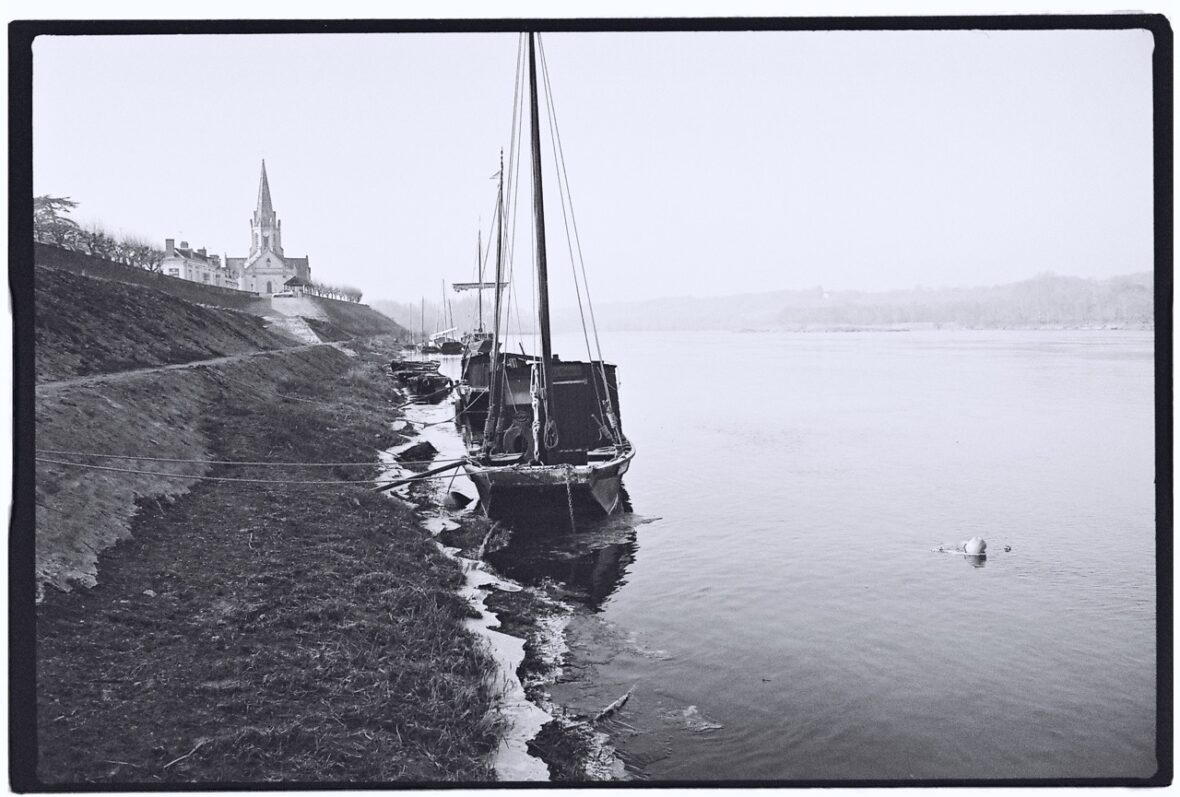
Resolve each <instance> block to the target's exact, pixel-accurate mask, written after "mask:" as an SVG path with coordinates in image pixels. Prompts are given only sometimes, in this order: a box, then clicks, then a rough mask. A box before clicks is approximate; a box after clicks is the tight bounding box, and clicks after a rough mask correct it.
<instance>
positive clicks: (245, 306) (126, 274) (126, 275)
mask: <svg viewBox="0 0 1180 797" xmlns="http://www.w3.org/2000/svg"><path fill="white" fill-rule="evenodd" d="M33 262H34V263H35V264H36V265H38V266H49V267H51V268H60V269H65V270H66V271H72V272H74V273H75V274H85V275H86V276H88V277H99V278H101V279H109V280H116V281H118V282H130V283H133V284H135V285H146V286H148V287H149V288H156V289H158V290H162V291H165V292H167V293H170V294H172V295H173V296H177V297H180V298H181V299H186V300H188V301H190V302H196V303H198V304H211V305H216V306H217V307H228V308H230V309H232V310H244V311H247V312H256V311H257V310H258V309H259V308H258V304H257V302H258V301H259V300H260V298H261V297H259V295H258V294H256V293H251V292H250V291H239V290H235V289H234V288H221V287H218V286H216V285H204V284H202V283H199V282H192V281H190V280H184V279H180V278H179V277H171V276H168V275H167V274H160V273H158V272H155V271H148V270H146V269H142V268H136V267H135V266H126V265H123V264H122V263H114V262H112V261H110V260H103V259H102V258H101V257H95V256H94V255H88V254H86V253H84V252H75V251H73V250H72V249H62V248H61V247H60V246H52V245H50V244H43V243H41V242H40V241H37V242H35V243H34V251H33ZM265 306H266V307H268V308H269V306H270V303H269V302H266V303H265Z"/></svg>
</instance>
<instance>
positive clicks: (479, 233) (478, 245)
mask: <svg viewBox="0 0 1180 797" xmlns="http://www.w3.org/2000/svg"><path fill="white" fill-rule="evenodd" d="M475 266H476V269H477V270H478V272H479V276H478V277H477V279H478V280H479V282H480V283H481V284H482V283H483V230H482V229H477V230H476V231H475ZM475 296H476V301H477V302H478V306H479V330H478V331H479V332H483V288H482V287H480V288H477V289H476V291H475Z"/></svg>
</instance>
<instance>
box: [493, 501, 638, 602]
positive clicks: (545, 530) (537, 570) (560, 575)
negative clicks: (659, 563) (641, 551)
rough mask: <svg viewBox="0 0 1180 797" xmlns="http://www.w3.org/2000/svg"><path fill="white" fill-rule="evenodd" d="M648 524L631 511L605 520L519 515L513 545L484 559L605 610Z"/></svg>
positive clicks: (523, 579)
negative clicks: (572, 527) (571, 523)
mask: <svg viewBox="0 0 1180 797" xmlns="http://www.w3.org/2000/svg"><path fill="white" fill-rule="evenodd" d="M646 522H648V519H645V518H642V517H639V516H636V515H634V514H633V513H631V512H630V511H627V512H623V513H621V514H617V515H612V516H610V517H606V518H595V519H586V518H582V517H579V518H578V519H577V526H576V530H574V531H571V530H570V528H569V523H568V519H567V522H566V523H564V524H563V523H561V522H560V521H557V520H555V519H528V518H517V519H514V520H513V521H511V524H510V526H511V529H512V534H511V536H510V538H509V541H508V544H507V545H506V546H504V547H503V548H500V549H499V550H496V551H493V552H489V553H487V554H486V555H485V559H487V560H488V561H489V562H491V564H492V566H493V567H494V568H496V570H497V571H498V572H500V573H503V574H504V575H505V576H507V577H509V578H511V579H513V580H514V581H517V582H519V583H522V584H528V585H530V586H540V585H542V584H544V583H546V582H549V583H550V584H552V585H553V586H555V587H556V588H557V590H558V591H559V592H560V593H561V595H560V597H563V598H566V599H568V600H571V601H573V602H575V603H578V604H581V605H584V606H586V607H587V608H588V609H590V610H591V611H595V612H597V611H600V610H601V609H602V607H603V605H604V604H605V603H606V601H607V600H608V599H609V598H610V596H611V595H613V594H614V593H615V592H616V591H617V590H618V589H619V587H621V586H623V585H624V584H625V583H627V581H626V576H627V571H628V570H629V569H630V567H631V565H632V564H633V563H634V561H635V555H636V551H637V548H638V543H637V541H636V527H637V526H639V525H642V524H643V523H646Z"/></svg>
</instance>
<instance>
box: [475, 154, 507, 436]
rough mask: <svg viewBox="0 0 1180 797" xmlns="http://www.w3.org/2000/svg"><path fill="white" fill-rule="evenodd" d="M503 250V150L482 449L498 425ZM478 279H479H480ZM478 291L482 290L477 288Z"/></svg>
mask: <svg viewBox="0 0 1180 797" xmlns="http://www.w3.org/2000/svg"><path fill="white" fill-rule="evenodd" d="M503 252H504V150H500V186H499V189H498V190H497V192H496V289H495V290H496V299H495V309H494V312H495V318H494V319H493V320H492V347H491V349H490V350H489V351H488V417H487V420H486V421H485V422H484V427H483V440H484V442H483V450H484V452H485V453H487V452H488V451H490V450H491V446H492V443H493V441H494V439H495V436H496V430H497V429H498V428H499V425H500V405H501V404H502V403H503V400H504V399H503V396H502V393H503V391H502V389H501V385H500V383H501V381H502V380H503V376H502V375H501V373H500V285H501V283H502V281H503V279H504V266H503V260H502V259H501V257H502V255H503ZM480 281H481V282H482V281H483V280H482V278H481V279H480ZM480 292H481V293H482V289H481V291H480ZM481 345H482V344H481Z"/></svg>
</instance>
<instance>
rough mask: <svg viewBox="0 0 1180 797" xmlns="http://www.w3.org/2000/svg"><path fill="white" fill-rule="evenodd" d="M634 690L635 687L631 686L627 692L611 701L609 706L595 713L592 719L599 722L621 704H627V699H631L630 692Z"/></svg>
mask: <svg viewBox="0 0 1180 797" xmlns="http://www.w3.org/2000/svg"><path fill="white" fill-rule="evenodd" d="M634 691H635V687H634V686H632V687H631V688H630V689H628V690H627V692H626V693H625V694H624V695H623V696H622V697H620V698H619V699H618V700H616V701H615V702H613V703H611V704H610V705H609V706H607V707H606V708H604V709H603V710H602V711H600V712H598V713H597V714H595V715H594V721H595V722H599V721H600V720H603V719H606V718H607V717H609V716H610V715H611V714H614V713H615V712H616V711H618V710H619V709H621V708H622V707H623V706H625V705H627V701H628V700H630V699H631V693H632V692H634Z"/></svg>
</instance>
